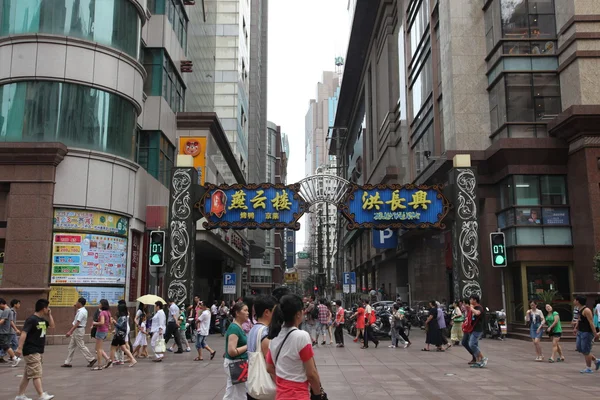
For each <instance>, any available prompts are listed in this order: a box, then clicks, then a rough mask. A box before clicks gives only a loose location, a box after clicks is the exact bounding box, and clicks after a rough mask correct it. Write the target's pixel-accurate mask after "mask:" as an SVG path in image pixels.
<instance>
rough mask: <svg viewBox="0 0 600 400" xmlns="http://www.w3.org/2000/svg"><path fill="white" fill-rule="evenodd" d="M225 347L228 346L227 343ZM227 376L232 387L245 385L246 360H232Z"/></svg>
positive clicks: (246, 377) (246, 378)
mask: <svg viewBox="0 0 600 400" xmlns="http://www.w3.org/2000/svg"><path fill="white" fill-rule="evenodd" d="M227 346H229V343H227ZM229 376H230V377H231V384H232V385H239V384H240V383H246V381H247V380H248V360H233V362H232V363H230V364H229Z"/></svg>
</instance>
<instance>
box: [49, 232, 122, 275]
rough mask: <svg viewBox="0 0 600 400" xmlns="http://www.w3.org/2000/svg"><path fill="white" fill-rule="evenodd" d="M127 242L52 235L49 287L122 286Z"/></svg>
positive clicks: (90, 235) (63, 234)
mask: <svg viewBox="0 0 600 400" xmlns="http://www.w3.org/2000/svg"><path fill="white" fill-rule="evenodd" d="M126 271H127V239H125V238H120V237H116V236H107V235H95V234H87V233H54V235H53V240H52V268H51V271H50V283H79V284H80V283H95V284H96V283H98V284H102V283H104V284H107V283H108V284H121V285H124V284H125V275H126Z"/></svg>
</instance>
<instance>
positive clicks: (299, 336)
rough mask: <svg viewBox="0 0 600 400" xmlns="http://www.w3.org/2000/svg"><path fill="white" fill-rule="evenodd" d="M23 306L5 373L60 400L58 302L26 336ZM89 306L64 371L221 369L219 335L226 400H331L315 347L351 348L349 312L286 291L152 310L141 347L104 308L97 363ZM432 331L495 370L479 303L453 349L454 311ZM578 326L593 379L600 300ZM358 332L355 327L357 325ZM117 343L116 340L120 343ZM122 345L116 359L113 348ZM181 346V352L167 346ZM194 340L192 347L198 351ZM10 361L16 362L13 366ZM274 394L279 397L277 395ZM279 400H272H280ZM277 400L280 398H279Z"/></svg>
mask: <svg viewBox="0 0 600 400" xmlns="http://www.w3.org/2000/svg"><path fill="white" fill-rule="evenodd" d="M20 304H21V303H20V301H19V300H17V299H13V300H12V301H11V302H10V305H9V304H7V302H6V301H5V300H4V299H1V298H0V350H1V351H2V354H1V356H2V357H0V363H1V362H4V363H10V365H11V366H13V367H15V366H17V365H18V364H19V363H20V362H21V357H22V358H23V362H24V364H25V372H24V374H23V378H22V380H21V383H20V385H19V390H18V394H17V397H16V398H15V399H16V400H31V399H30V398H29V397H27V396H26V395H25V391H26V389H27V386H28V384H29V381H33V386H34V389H35V391H36V392H37V394H38V396H39V399H43V400H47V399H52V398H53V397H54V396H52V395H50V394H48V393H46V392H44V391H43V387H42V354H43V353H44V348H45V338H46V331H47V329H48V328H53V327H54V320H53V318H52V313H51V310H50V304H49V302H48V300H45V299H40V300H38V301H37V302H36V304H35V313H34V314H33V315H31V316H30V317H28V318H27V319H26V320H25V323H24V325H23V328H22V329H21V330H19V328H18V326H17V311H18V310H19V308H20ZM85 305H86V299H85V298H79V299H78V301H77V303H76V304H75V313H74V314H75V315H74V318H73V321H72V323H71V325H70V327H69V329H68V330H67V332H66V334H65V336H66V337H68V338H70V342H69V345H68V349H67V357H66V359H65V362H64V364H62V365H61V367H63V368H72V361H73V358H74V356H75V350H79V351H80V352H81V354H82V355H83V357H84V358H85V360H86V361H87V363H88V364H87V366H88V367H89V368H90V369H91V370H92V371H101V370H104V369H106V368H109V367H112V366H113V365H120V364H124V362H125V359H126V360H127V362H128V364H129V367H133V366H135V365H136V364H137V363H138V361H137V360H136V357H137V358H148V357H149V354H148V347H150V349H151V350H152V352H153V353H154V358H153V361H154V362H161V361H163V359H164V357H165V354H166V353H167V352H168V351H172V352H173V353H174V354H182V353H183V352H187V351H191V349H190V346H189V343H190V342H195V347H196V351H197V356H196V358H195V359H194V361H203V360H205V358H204V354H205V353H204V351H206V352H208V356H209V357H210V360H213V359H214V357H215V355H216V354H217V351H216V350H214V349H213V348H211V347H210V346H209V345H208V338H209V335H210V333H221V334H222V335H223V336H224V338H225V352H224V353H223V359H224V361H223V367H224V371H225V375H226V377H227V383H226V393H225V396H224V397H223V399H224V400H242V399H256V398H276V399H278V400H286V399H309V398H311V395H312V396H313V397H314V398H318V397H319V394H322V395H323V396H325V394H324V393H325V392H324V390H323V388H322V387H321V381H320V378H319V374H318V371H317V368H316V364H315V362H314V350H313V349H314V347H316V346H319V345H321V346H324V345H328V344H329V345H333V342H334V341H335V344H336V346H337V347H344V334H343V326H344V324H345V323H346V320H345V319H346V311H345V310H344V308H343V307H342V302H341V301H340V300H337V301H335V302H330V301H327V300H326V299H324V298H322V299H318V300H317V299H316V298H315V297H314V296H312V297H310V298H304V299H302V298H300V297H299V296H297V295H292V294H289V292H288V290H287V289H286V288H278V289H276V290H275V291H274V293H273V295H260V296H257V297H254V296H250V297H247V298H243V299H239V300H238V301H236V302H231V303H230V304H226V303H225V302H221V303H220V305H219V303H217V302H214V303H213V304H211V306H210V307H208V306H206V305H205V304H204V303H203V302H202V301H201V300H200V298H199V297H198V296H195V297H194V302H193V304H192V305H190V306H188V307H187V308H186V307H185V306H184V305H177V304H175V302H173V301H172V300H169V301H168V306H167V304H163V302H162V301H157V302H155V304H154V312H153V315H152V317H151V318H150V316H149V315H148V309H147V306H146V305H144V304H140V305H139V307H138V309H137V311H136V314H135V317H134V320H133V322H134V326H135V332H136V334H135V341H134V343H133V344H131V342H130V340H129V337H130V315H129V312H128V309H127V306H126V303H125V302H124V301H120V302H119V304H118V305H117V308H116V312H115V313H114V314H113V312H112V311H111V309H110V305H109V302H108V301H107V300H105V299H102V300H100V302H99V305H98V309H97V310H96V311H95V313H94V315H93V317H92V322H91V327H92V331H91V336H92V337H93V338H95V340H96V343H95V354H94V353H92V352H91V351H90V350H89V349H88V347H87V346H86V344H85V330H86V327H87V326H88V312H87V310H86V307H85ZM429 307H430V309H429V316H428V318H427V321H426V346H425V347H424V348H423V349H422V350H423V351H431V350H432V347H434V348H435V350H436V351H440V352H443V351H445V350H447V349H449V348H450V347H451V346H452V345H453V344H454V345H456V344H458V343H461V344H462V346H463V347H464V348H465V349H466V350H467V351H468V352H469V354H470V355H471V360H470V361H469V364H470V365H471V367H473V368H483V367H486V365H487V363H488V358H487V357H485V356H484V354H483V352H482V351H481V349H480V347H479V340H480V339H481V337H482V335H483V332H484V321H485V320H484V316H485V312H484V309H483V307H482V306H481V304H480V299H479V297H478V296H477V295H472V296H471V297H470V298H469V299H468V300H465V301H456V302H454V303H453V304H452V306H451V308H450V310H451V317H450V321H451V322H450V324H451V327H449V328H450V340H449V341H448V339H447V338H446V332H447V331H448V330H447V329H446V328H447V327H446V325H445V324H446V321H445V318H444V311H443V309H442V307H441V306H440V304H439V303H438V302H436V301H431V302H430V303H429ZM544 308H545V310H546V314H545V315H544V312H543V311H542V310H541V309H540V308H538V304H537V302H535V301H532V302H531V303H530V308H529V310H527V312H526V314H525V320H526V322H527V324H528V325H529V329H530V335H531V338H532V341H533V344H534V348H535V352H536V361H544V357H543V348H542V344H541V338H542V335H543V334H544V333H546V334H548V336H549V337H550V338H551V339H552V355H551V356H550V358H549V359H548V361H549V362H550V363H554V362H561V361H565V357H564V353H563V350H562V347H561V345H560V338H561V335H562V332H563V327H562V324H561V321H560V316H559V313H558V312H557V311H556V310H554V309H553V307H552V306H551V305H545V307H544ZM574 310H575V317H574V319H573V329H574V331H575V332H576V335H577V343H576V347H577V351H578V352H580V353H581V354H583V355H584V359H585V364H586V366H585V368H584V369H583V370H582V371H581V373H592V372H593V370H594V369H596V370H598V369H600V359H597V358H596V357H595V356H594V355H593V354H592V344H593V341H594V340H596V339H598V338H599V332H600V299H599V300H597V301H596V305H595V306H594V307H593V308H590V307H588V306H587V299H586V298H585V297H583V296H577V297H576V298H575V300H574ZM351 319H352V320H356V327H357V333H356V337H355V338H354V342H358V341H359V340H361V348H363V349H366V348H369V342H372V343H373V344H374V345H375V347H377V346H378V345H379V341H378V339H377V337H376V336H375V335H374V334H373V329H372V325H373V324H374V322H375V311H374V310H373V308H372V307H371V305H370V301H369V299H366V300H364V302H363V303H362V304H360V305H359V307H358V308H357V310H356V312H354V313H353V315H352V317H351ZM348 322H349V321H348ZM390 323H391V332H390V334H391V337H392V343H391V345H390V346H389V347H391V348H396V347H398V346H399V344H400V340H402V341H403V342H404V347H405V348H407V347H408V346H410V344H411V342H410V340H409V339H408V336H407V335H406V332H405V331H404V326H405V323H406V321H405V319H404V314H403V310H402V308H401V307H400V305H399V304H394V305H393V307H392V310H391V317H390ZM111 334H112V335H111ZM109 335H111V336H112V340H111V345H110V355H107V353H106V352H105V349H104V342H105V341H106V340H107V338H108V337H109ZM171 338H173V339H174V344H173V346H171V347H169V348H167V343H168V342H169V340H170V339H171ZM188 338H189V341H188ZM5 355H7V356H8V361H7V360H4V356H5ZM269 393H270V394H269ZM270 396H271V397H270ZM275 396H276V397H275Z"/></svg>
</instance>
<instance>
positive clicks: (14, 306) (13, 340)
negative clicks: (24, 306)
mask: <svg viewBox="0 0 600 400" xmlns="http://www.w3.org/2000/svg"><path fill="white" fill-rule="evenodd" d="M19 308H21V300H18V299H12V300H11V301H10V312H11V317H10V348H11V349H13V351H15V350H17V347H19V338H18V337H17V336H19V335H20V334H21V331H20V330H19V328H17V311H18V310H19Z"/></svg>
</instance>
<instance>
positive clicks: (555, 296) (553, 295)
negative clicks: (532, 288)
mask: <svg viewBox="0 0 600 400" xmlns="http://www.w3.org/2000/svg"><path fill="white" fill-rule="evenodd" d="M536 296H537V300H538V302H539V303H541V304H540V305H543V306H545V305H546V304H550V305H551V306H552V307H554V306H555V305H556V304H555V303H556V301H557V300H562V299H563V297H562V296H561V295H560V294H559V293H558V290H544V291H542V292H540V293H537V294H536Z"/></svg>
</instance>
